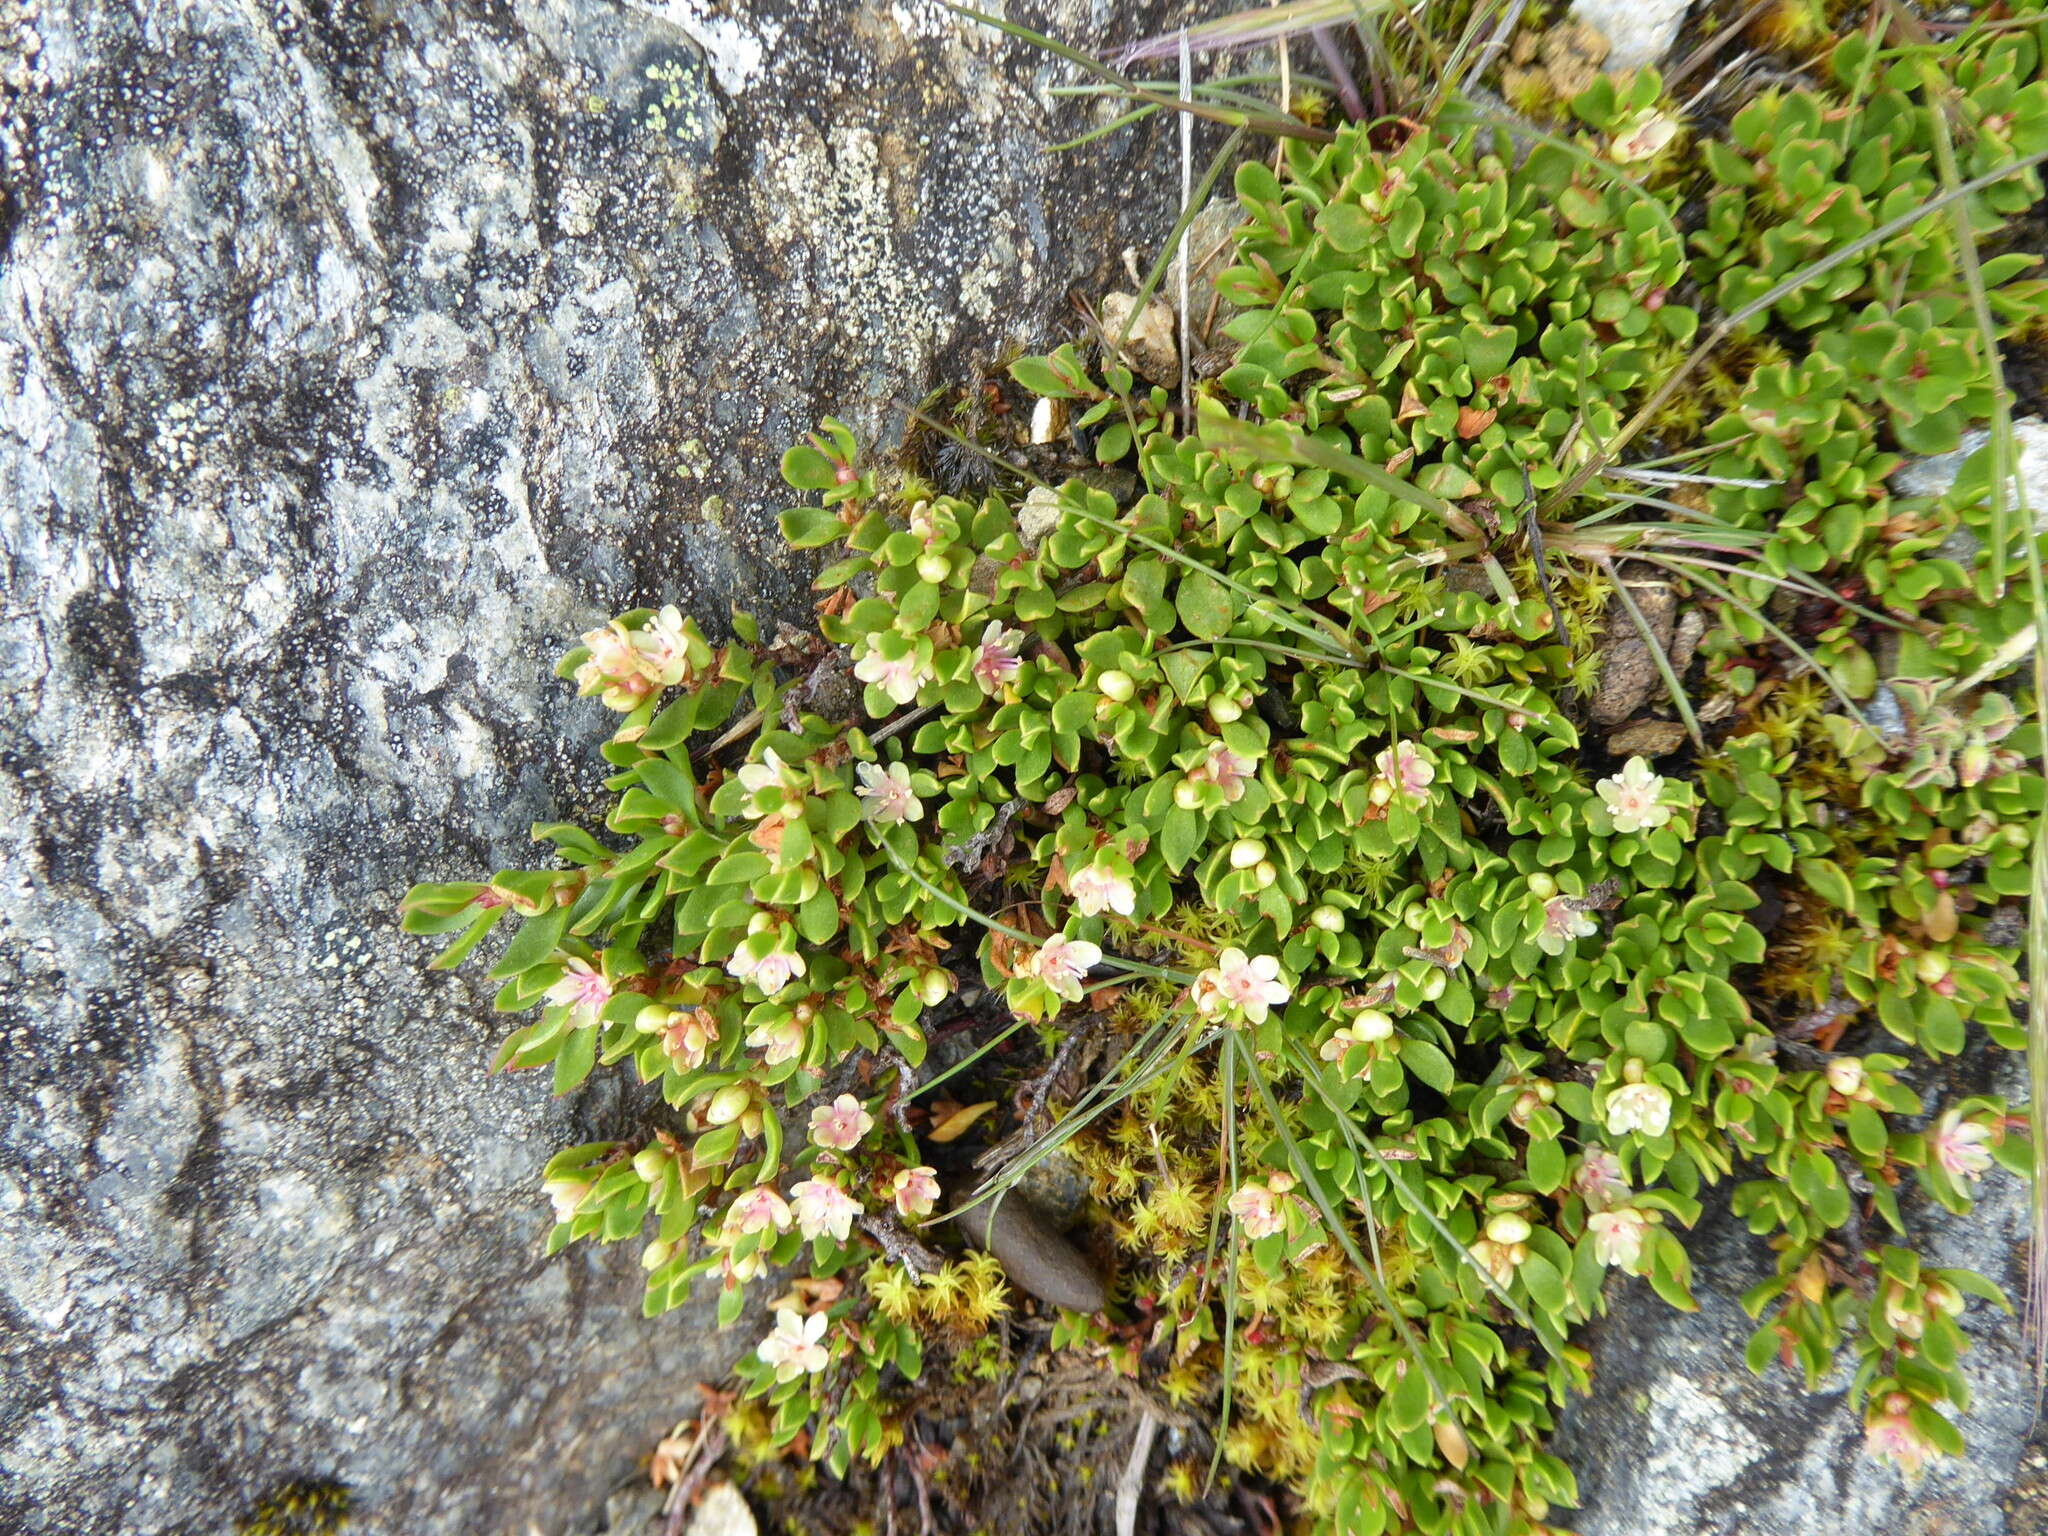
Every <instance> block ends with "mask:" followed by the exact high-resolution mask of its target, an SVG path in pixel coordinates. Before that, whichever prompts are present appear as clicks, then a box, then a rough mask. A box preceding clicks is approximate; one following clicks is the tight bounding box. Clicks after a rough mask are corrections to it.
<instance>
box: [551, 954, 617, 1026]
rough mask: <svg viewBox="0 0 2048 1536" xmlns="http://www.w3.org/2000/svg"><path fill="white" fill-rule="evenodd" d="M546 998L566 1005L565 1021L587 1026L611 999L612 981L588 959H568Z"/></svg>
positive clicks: (595, 1019)
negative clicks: (563, 970) (605, 977)
mask: <svg viewBox="0 0 2048 1536" xmlns="http://www.w3.org/2000/svg"><path fill="white" fill-rule="evenodd" d="M547 1000H548V1001H549V1002H551V1003H559V1004H561V1005H562V1006H563V1007H565V1008H567V1009H568V1010H569V1021H570V1023H571V1024H573V1025H574V1026H575V1027H576V1028H577V1029H587V1028H589V1027H590V1026H591V1025H593V1024H595V1023H596V1022H597V1016H598V1015H599V1014H600V1013H602V1012H603V1011H604V1005H605V1004H606V1003H608V1002H610V1001H611V1000H612V984H611V983H610V982H608V981H606V980H605V979H604V973H603V972H601V971H598V970H596V969H594V968H592V966H591V965H590V963H589V962H588V961H584V960H571V961H570V962H569V968H568V970H566V971H565V972H563V973H562V979H561V980H560V981H558V982H556V983H555V984H554V985H553V986H552V987H549V988H548V990H547Z"/></svg>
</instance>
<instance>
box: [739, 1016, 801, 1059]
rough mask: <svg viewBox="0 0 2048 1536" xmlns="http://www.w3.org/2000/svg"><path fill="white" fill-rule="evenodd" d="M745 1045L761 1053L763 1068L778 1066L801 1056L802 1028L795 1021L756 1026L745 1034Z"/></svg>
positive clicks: (786, 1020) (782, 1020)
mask: <svg viewBox="0 0 2048 1536" xmlns="http://www.w3.org/2000/svg"><path fill="white" fill-rule="evenodd" d="M747 1044H748V1045H750V1046H751V1047H753V1048H754V1049H755V1050H757V1051H759V1052H760V1053H761V1064H762V1065H763V1066H766V1067H774V1066H780V1065H781V1064H782V1063H783V1062H785V1061H795V1060H796V1059H797V1057H799V1056H801V1055H803V1053H804V1027H803V1025H801V1024H799V1023H798V1022H797V1021H796V1020H795V1019H777V1020H775V1021H774V1022H773V1023H768V1024H756V1025H755V1026H754V1027H753V1029H752V1030H750V1031H749V1032H748V1034H747Z"/></svg>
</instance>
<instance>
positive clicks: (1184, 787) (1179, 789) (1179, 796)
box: [1173, 779, 1202, 811]
mask: <svg viewBox="0 0 2048 1536" xmlns="http://www.w3.org/2000/svg"><path fill="white" fill-rule="evenodd" d="M1173 803H1174V804H1175V805H1177V806H1179V807H1180V808H1181V809H1182V810H1184V811H1192V810H1193V809H1195V807H1197V806H1198V805H1200V804H1201V803H1202V787H1201V786H1200V785H1199V784H1197V783H1196V782H1195V781H1194V780H1193V779H1182V780H1181V781H1180V782H1179V783H1178V784H1176V785H1174V786H1173Z"/></svg>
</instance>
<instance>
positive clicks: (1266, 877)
mask: <svg viewBox="0 0 2048 1536" xmlns="http://www.w3.org/2000/svg"><path fill="white" fill-rule="evenodd" d="M1279 878H1280V871H1279V870H1277V869H1275V868H1274V867H1273V861H1272V860H1271V859H1261V860H1259V862H1258V863H1256V864H1254V865H1253V866H1252V879H1254V880H1256V881H1257V882H1258V883H1259V889H1260V890H1262V891H1263V890H1264V889H1265V888H1266V887H1267V886H1269V885H1271V884H1272V883H1273V882H1274V881H1275V880H1278V879H1279Z"/></svg>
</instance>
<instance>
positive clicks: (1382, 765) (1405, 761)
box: [1372, 741, 1436, 804]
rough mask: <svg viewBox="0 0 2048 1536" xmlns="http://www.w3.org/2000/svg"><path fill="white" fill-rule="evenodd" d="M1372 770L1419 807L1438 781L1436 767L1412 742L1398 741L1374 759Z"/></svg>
mask: <svg viewBox="0 0 2048 1536" xmlns="http://www.w3.org/2000/svg"><path fill="white" fill-rule="evenodd" d="M1372 765H1373V767H1374V768H1375V769H1376V770H1377V771H1378V773H1379V776H1380V777H1381V778H1383V779H1385V780H1386V781H1387V782H1388V783H1389V784H1391V785H1392V786H1393V787H1394V788H1395V789H1396V790H1398V791H1399V792H1400V794H1401V796H1402V798H1403V799H1405V800H1408V801H1410V802H1412V803H1416V804H1420V803H1421V802H1423V801H1425V800H1427V799H1428V798H1429V786H1430V785H1431V784H1433V783H1435V782H1436V765H1435V764H1433V763H1432V762H1430V760H1429V759H1428V758H1426V757H1424V756H1423V755H1422V752H1421V750H1420V749H1419V748H1417V747H1415V746H1414V745H1413V744H1412V743H1410V742H1405V741H1397V742H1395V743H1394V744H1393V745H1392V746H1391V747H1388V748H1387V749H1386V750H1385V751H1384V752H1381V753H1380V754H1379V755H1378V756H1377V757H1375V758H1374V759H1373V762H1372Z"/></svg>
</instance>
